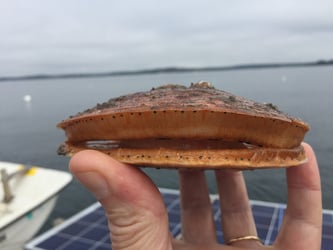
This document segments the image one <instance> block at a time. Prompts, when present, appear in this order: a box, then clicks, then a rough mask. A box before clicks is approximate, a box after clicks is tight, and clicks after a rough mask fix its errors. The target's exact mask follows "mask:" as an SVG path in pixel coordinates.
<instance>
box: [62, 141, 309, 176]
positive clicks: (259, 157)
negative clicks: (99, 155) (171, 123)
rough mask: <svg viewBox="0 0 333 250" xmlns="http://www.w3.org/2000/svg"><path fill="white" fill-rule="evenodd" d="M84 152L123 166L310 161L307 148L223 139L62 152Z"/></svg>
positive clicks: (94, 144) (102, 144)
mask: <svg viewBox="0 0 333 250" xmlns="http://www.w3.org/2000/svg"><path fill="white" fill-rule="evenodd" d="M84 149H95V150H99V151H101V152H104V153H106V154H108V155H110V156H111V157H113V158H114V159H116V160H118V161H120V162H123V163H128V164H133V165H139V166H147V167H156V168H179V167H181V168H196V169H222V168H232V169H257V168H279V167H290V166H297V165H300V164H302V163H305V162H306V161H307V159H306V156H305V153H304V149H303V146H298V147H295V148H292V149H281V148H280V149H276V148H263V147H258V146H253V145H249V144H246V143H235V142H225V141H220V140H197V141H188V140H180V139H179V140H166V139H160V140H159V139H150V140H145V141H142V140H140V141H139V140H137V141H136V140H133V141H130V140H129V141H122V142H117V141H91V142H86V143H81V144H75V145H73V144H70V143H68V142H67V143H65V144H62V145H61V146H60V147H59V149H58V153H59V154H63V155H69V156H71V155H73V154H75V153H76V152H78V151H81V150H84Z"/></svg>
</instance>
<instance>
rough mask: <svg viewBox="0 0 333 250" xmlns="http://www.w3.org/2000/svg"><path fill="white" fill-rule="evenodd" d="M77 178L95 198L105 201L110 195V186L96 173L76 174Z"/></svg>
mask: <svg viewBox="0 0 333 250" xmlns="http://www.w3.org/2000/svg"><path fill="white" fill-rule="evenodd" d="M76 178H77V179H78V180H79V181H80V182H81V183H82V184H83V185H84V186H85V187H86V188H87V189H88V190H89V191H90V192H91V193H93V195H95V197H96V198H97V199H98V200H99V199H103V198H105V197H107V196H108V195H109V186H108V184H107V182H106V180H105V179H104V178H103V177H102V176H101V175H100V174H98V173H96V172H85V173H80V174H76Z"/></svg>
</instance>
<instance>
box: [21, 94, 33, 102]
mask: <svg viewBox="0 0 333 250" xmlns="http://www.w3.org/2000/svg"><path fill="white" fill-rule="evenodd" d="M31 99H32V98H31V95H25V96H23V101H25V102H26V103H29V102H31Z"/></svg>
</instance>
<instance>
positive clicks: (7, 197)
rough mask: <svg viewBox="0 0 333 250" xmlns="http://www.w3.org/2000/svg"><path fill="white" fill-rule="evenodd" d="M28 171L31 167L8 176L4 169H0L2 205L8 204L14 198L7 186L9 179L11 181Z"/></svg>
mask: <svg viewBox="0 0 333 250" xmlns="http://www.w3.org/2000/svg"><path fill="white" fill-rule="evenodd" d="M30 169H31V167H25V168H22V169H20V170H18V171H16V172H14V173H11V174H8V172H7V171H6V169H1V170H0V174H1V182H2V188H3V194H4V195H3V200H2V201H3V202H4V203H9V202H11V201H12V200H13V198H14V194H13V192H12V190H11V187H10V185H9V181H10V180H11V179H13V178H14V177H17V176H20V175H24V174H26V173H27V172H28V171H29V170H30Z"/></svg>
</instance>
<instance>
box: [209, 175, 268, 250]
mask: <svg viewBox="0 0 333 250" xmlns="http://www.w3.org/2000/svg"><path fill="white" fill-rule="evenodd" d="M215 175H216V180H217V188H218V192H219V195H220V207H221V219H222V228H223V236H224V241H225V242H226V243H227V244H228V242H230V241H231V242H230V243H229V244H230V245H232V246H239V247H251V246H258V244H260V245H261V243H260V242H259V241H257V240H253V239H255V238H256V237H257V230H256V226H255V223H254V219H253V215H252V210H251V206H250V203H249V198H248V195H247V190H246V186H245V181H244V178H243V174H242V172H241V171H235V170H219V171H216V172H215ZM248 236H250V237H248ZM241 238H243V239H242V240H237V239H241ZM246 238H248V239H246ZM232 239H236V240H235V241H232Z"/></svg>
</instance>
